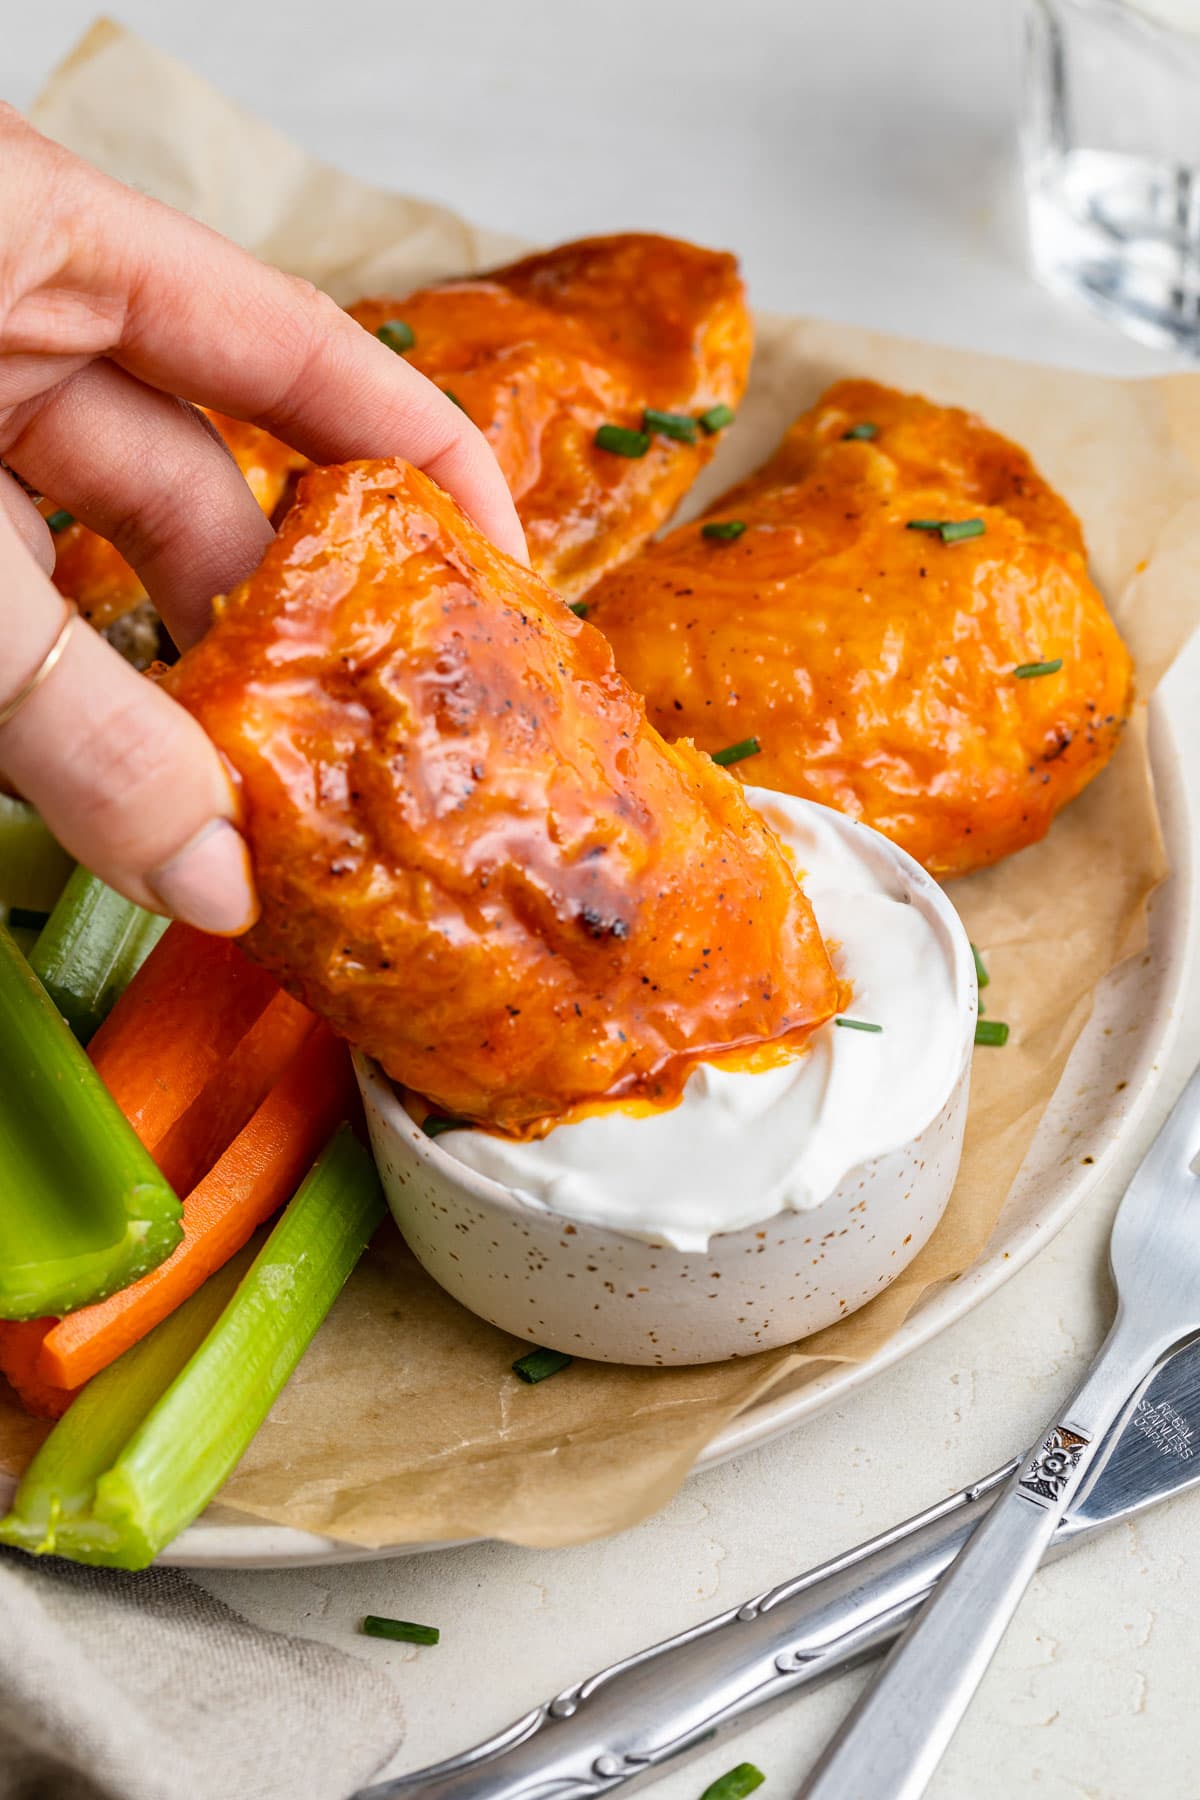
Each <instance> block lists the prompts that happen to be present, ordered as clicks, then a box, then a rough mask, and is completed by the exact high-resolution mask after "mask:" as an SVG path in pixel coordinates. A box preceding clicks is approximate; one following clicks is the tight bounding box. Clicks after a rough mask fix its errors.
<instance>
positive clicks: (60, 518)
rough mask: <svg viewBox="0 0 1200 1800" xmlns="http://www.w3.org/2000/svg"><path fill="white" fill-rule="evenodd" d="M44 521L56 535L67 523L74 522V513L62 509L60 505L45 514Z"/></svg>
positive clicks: (63, 529) (71, 523)
mask: <svg viewBox="0 0 1200 1800" xmlns="http://www.w3.org/2000/svg"><path fill="white" fill-rule="evenodd" d="M46 523H47V525H48V526H49V527H50V529H51V531H52V532H53V533H54V535H55V537H57V536H58V534H59V532H60V531H65V530H66V529H67V526H68V525H73V524H74V523H75V514H74V513H69V512H66V511H64V509H63V508H62V507H61V506H60V507H59V508H58V511H57V512H52V513H47V514H46Z"/></svg>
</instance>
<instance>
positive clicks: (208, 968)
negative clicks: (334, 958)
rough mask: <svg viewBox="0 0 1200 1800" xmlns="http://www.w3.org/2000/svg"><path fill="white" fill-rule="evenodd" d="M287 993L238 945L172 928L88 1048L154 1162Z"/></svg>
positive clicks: (187, 928)
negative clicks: (181, 1122) (248, 1035)
mask: <svg viewBox="0 0 1200 1800" xmlns="http://www.w3.org/2000/svg"><path fill="white" fill-rule="evenodd" d="M278 992H279V987H278V983H277V982H276V981H275V980H274V979H273V978H272V977H271V976H270V975H268V974H266V973H265V971H264V970H262V969H259V968H256V967H255V966H254V964H253V963H250V962H247V960H246V958H245V957H244V956H243V955H242V953H241V951H240V950H239V949H238V947H237V945H236V944H235V943H234V942H233V941H232V940H231V939H229V938H216V937H209V936H208V934H207V933H206V932H203V931H195V930H193V929H192V927H191V926H190V925H180V924H174V925H171V926H169V927H168V929H167V930H166V932H165V933H164V934H163V936H162V937H161V938H160V939H159V941H158V943H157V944H156V945H155V947H154V949H153V950H152V951H151V952H150V955H149V956H148V957H147V958H146V960H145V962H144V963H143V964H142V966H141V968H140V969H139V970H138V972H137V974H136V975H135V976H134V978H133V980H132V981H131V982H130V984H129V986H128V987H127V988H126V989H125V992H124V993H123V994H122V995H121V998H120V999H119V1000H118V1001H117V1004H116V1005H115V1006H114V1007H113V1009H112V1011H111V1012H110V1013H109V1015H108V1018H107V1019H106V1020H105V1021H104V1024H103V1025H102V1026H101V1027H100V1029H99V1031H98V1032H97V1033H96V1034H95V1036H94V1037H93V1038H92V1041H91V1043H90V1044H89V1045H88V1055H89V1056H90V1057H91V1059H92V1062H93V1063H94V1064H95V1066H96V1069H97V1071H98V1072H99V1074H100V1077H101V1079H102V1080H103V1082H104V1085H105V1087H107V1089H108V1091H109V1093H110V1094H111V1095H112V1097H113V1099H114V1100H115V1101H116V1102H117V1105H118V1106H119V1107H120V1108H121V1111H122V1112H123V1113H124V1114H125V1117H126V1118H127V1119H128V1120H129V1123H130V1124H131V1125H132V1126H133V1129H134V1130H135V1131H136V1132H137V1134H138V1136H139V1137H140V1138H141V1140H142V1142H143V1144H145V1146H146V1148H147V1150H149V1152H150V1154H151V1155H152V1156H154V1155H155V1154H156V1152H157V1150H158V1146H159V1144H160V1143H161V1142H162V1140H163V1139H164V1138H165V1137H166V1135H167V1133H168V1132H169V1131H170V1129H171V1127H172V1126H173V1125H174V1124H175V1123H176V1121H177V1120H178V1119H179V1118H181V1117H182V1115H183V1114H184V1113H185V1112H186V1111H187V1109H188V1107H189V1106H191V1104H192V1102H193V1101H194V1100H195V1099H196V1097H197V1096H198V1095H199V1094H200V1093H201V1092H202V1091H203V1089H204V1088H205V1086H206V1085H207V1084H208V1083H209V1082H210V1081H211V1079H212V1077H213V1076H214V1075H215V1074H216V1073H217V1072H218V1070H220V1069H221V1067H222V1066H223V1064H224V1063H225V1062H226V1061H227V1059H228V1058H229V1056H230V1055H231V1054H232V1052H233V1051H234V1050H235V1049H236V1047H237V1045H238V1044H240V1043H241V1041H242V1039H243V1038H244V1037H245V1035H246V1033H247V1032H248V1031H249V1029H250V1027H251V1026H252V1025H253V1024H254V1022H255V1020H256V1019H257V1018H259V1016H260V1015H261V1014H262V1013H263V1012H265V1011H266V1009H267V1006H268V1005H269V1004H270V1002H271V1000H272V999H273V997H274V996H275V995H276V994H277V993H278Z"/></svg>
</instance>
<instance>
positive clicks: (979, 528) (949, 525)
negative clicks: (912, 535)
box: [905, 519, 987, 544]
mask: <svg viewBox="0 0 1200 1800" xmlns="http://www.w3.org/2000/svg"><path fill="white" fill-rule="evenodd" d="M905 523H906V525H907V528H908V530H909V531H936V532H937V534H938V536H939V537H940V538H941V540H942V542H943V544H957V543H959V542H960V541H961V540H962V539H963V538H976V537H982V536H983V534H984V532H985V531H986V530H987V526H986V525H985V524H984V522H983V520H982V519H908V520H906V521H905Z"/></svg>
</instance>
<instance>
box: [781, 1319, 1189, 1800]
mask: <svg viewBox="0 0 1200 1800" xmlns="http://www.w3.org/2000/svg"><path fill="white" fill-rule="evenodd" d="M1120 1326H1121V1321H1118V1325H1117V1326H1116V1327H1114V1330H1113V1332H1112V1333H1111V1334H1110V1337H1109V1339H1108V1342H1107V1343H1106V1345H1105V1346H1104V1348H1103V1350H1102V1351H1101V1353H1100V1356H1099V1357H1098V1358H1097V1360H1096V1363H1095V1364H1094V1365H1093V1368H1092V1370H1091V1372H1090V1374H1089V1375H1088V1376H1087V1377H1086V1379H1085V1381H1084V1383H1083V1385H1082V1387H1081V1388H1080V1389H1079V1391H1078V1392H1077V1394H1076V1395H1075V1398H1074V1400H1073V1401H1072V1402H1071V1403H1070V1405H1069V1406H1068V1407H1067V1409H1066V1411H1065V1412H1064V1413H1063V1414H1062V1415H1060V1416H1061V1417H1062V1419H1063V1420H1064V1423H1062V1424H1058V1425H1054V1426H1052V1427H1051V1428H1050V1430H1049V1431H1047V1432H1046V1433H1045V1435H1044V1436H1043V1437H1042V1438H1041V1439H1040V1440H1039V1442H1038V1444H1037V1445H1036V1446H1035V1448H1034V1449H1033V1450H1031V1451H1030V1453H1029V1455H1028V1456H1027V1457H1026V1458H1025V1461H1024V1462H1023V1463H1022V1465H1021V1467H1020V1468H1019V1469H1018V1470H1017V1472H1016V1474H1015V1475H1014V1476H1013V1477H1012V1480H1011V1481H1010V1483H1009V1484H1008V1486H1007V1487H1006V1488H1005V1489H1004V1491H1003V1492H1002V1493H1001V1495H1000V1496H999V1498H998V1499H997V1501H996V1503H995V1505H994V1506H993V1507H992V1509H991V1511H990V1512H989V1513H988V1515H987V1517H986V1518H985V1519H984V1521H983V1523H982V1524H981V1525H980V1526H979V1528H978V1529H977V1530H976V1531H975V1532H973V1533H972V1535H971V1537H970V1539H969V1540H968V1542H967V1545H966V1548H965V1549H964V1550H963V1552H962V1554H961V1555H960V1556H959V1557H958V1560H957V1561H956V1562H955V1564H954V1565H953V1567H952V1568H951V1569H950V1570H949V1572H948V1573H947V1574H946V1575H945V1576H944V1577H943V1578H942V1581H941V1582H940V1583H939V1585H938V1587H937V1588H936V1589H935V1591H934V1593H933V1594H932V1596H931V1597H930V1599H929V1600H928V1601H926V1603H925V1605H924V1606H923V1607H922V1608H921V1610H920V1612H919V1613H918V1614H917V1616H916V1618H915V1620H914V1621H913V1623H912V1625H910V1626H909V1628H908V1630H907V1631H906V1632H905V1633H904V1635H903V1637H902V1638H901V1639H900V1640H899V1642H898V1643H897V1644H896V1647H895V1648H894V1650H893V1651H892V1652H891V1654H890V1655H889V1656H888V1658H887V1660H886V1662H885V1663H884V1664H883V1667H882V1669H881V1671H880V1673H879V1675H878V1676H877V1678H876V1679H875V1680H874V1681H873V1682H872V1683H871V1684H870V1686H869V1687H868V1688H867V1689H866V1691H865V1692H864V1693H863V1695H862V1696H861V1698H860V1699H859V1701H858V1704H857V1705H856V1706H855V1707H853V1708H852V1709H851V1711H850V1713H849V1714H848V1716H847V1718H846V1719H845V1720H844V1721H843V1724H842V1726H841V1728H840V1730H839V1731H838V1732H836V1733H835V1735H834V1737H833V1739H832V1740H831V1742H830V1744H829V1745H828V1747H827V1748H826V1750H825V1753H824V1755H823V1756H822V1757H821V1759H820V1760H819V1762H818V1763H817V1766H816V1768H815V1769H814V1771H813V1773H812V1775H811V1776H810V1777H809V1780H808V1782H807V1784H806V1785H805V1787H804V1788H803V1789H802V1792H801V1800H919V1796H920V1795H922V1794H923V1793H924V1792H925V1789H926V1787H927V1785H928V1783H929V1780H930V1777H931V1776H932V1775H933V1772H934V1770H935V1769H936V1768H937V1766H938V1763H939V1762H940V1761H941V1759H942V1756H943V1755H944V1753H945V1750H946V1747H947V1745H948V1744H949V1742H950V1740H951V1738H952V1737H953V1735H954V1733H955V1731H956V1730H957V1728H958V1725H959V1723H960V1722H961V1720H962V1717H963V1714H964V1713H965V1712H966V1710H967V1707H968V1706H969V1705H970V1702H971V1699H972V1697H973V1695H974V1693H975V1690H976V1688H977V1687H978V1686H979V1683H980V1681H981V1680H982V1679H983V1676H984V1674H985V1672H986V1670H987V1667H988V1664H989V1663H990V1662H991V1660H992V1657H993V1656H994V1655H995V1653H996V1650H997V1647H998V1646H999V1643H1000V1640H1001V1638H1002V1637H1003V1636H1004V1633H1005V1631H1006V1629H1007V1627H1008V1624H1009V1621H1010V1620H1011V1618H1012V1616H1013V1614H1014V1613H1015V1611H1016V1610H1017V1607H1018V1605H1019V1604H1020V1601H1021V1597H1022V1595H1023V1594H1024V1592H1025V1589H1026V1588H1027V1587H1028V1585H1029V1583H1030V1581H1031V1580H1032V1578H1033V1575H1034V1573H1035V1571H1036V1570H1037V1567H1038V1564H1039V1563H1040V1562H1041V1560H1042V1557H1043V1556H1044V1555H1045V1553H1046V1550H1047V1548H1048V1546H1049V1544H1050V1540H1051V1538H1052V1537H1053V1536H1054V1533H1055V1531H1056V1529H1057V1527H1058V1525H1059V1522H1060V1520H1061V1519H1062V1517H1063V1514H1064V1513H1065V1512H1066V1510H1067V1508H1068V1506H1070V1505H1071V1503H1072V1501H1073V1500H1074V1499H1075V1497H1076V1495H1077V1494H1078V1493H1079V1490H1080V1488H1081V1487H1082V1486H1083V1483H1084V1481H1085V1479H1086V1477H1087V1476H1088V1475H1089V1474H1090V1473H1091V1471H1092V1468H1093V1466H1094V1465H1095V1464H1097V1463H1098V1460H1099V1452H1100V1449H1101V1445H1102V1444H1103V1443H1105V1441H1106V1440H1107V1442H1109V1443H1111V1442H1114V1441H1115V1434H1114V1435H1113V1437H1111V1438H1109V1437H1108V1436H1107V1434H1108V1428H1109V1427H1110V1426H1111V1425H1113V1424H1115V1423H1116V1422H1117V1420H1118V1419H1120V1418H1121V1416H1122V1415H1123V1414H1124V1413H1125V1412H1127V1411H1128V1409H1129V1408H1130V1407H1131V1406H1132V1405H1133V1403H1134V1401H1135V1400H1136V1398H1137V1395H1138V1394H1139V1393H1140V1392H1141V1390H1142V1388H1143V1387H1144V1385H1145V1382H1146V1381H1147V1380H1148V1379H1149V1376H1150V1374H1151V1373H1152V1371H1153V1368H1154V1365H1155V1363H1156V1362H1157V1361H1158V1360H1159V1357H1160V1356H1161V1355H1162V1354H1163V1349H1164V1347H1163V1346H1155V1347H1154V1348H1153V1350H1151V1349H1150V1348H1149V1347H1148V1346H1146V1345H1145V1344H1140V1345H1138V1346H1137V1347H1136V1349H1134V1350H1133V1353H1132V1354H1129V1353H1128V1351H1129V1347H1128V1346H1127V1344H1126V1342H1125V1341H1124V1339H1123V1334H1122V1333H1121V1329H1120ZM1066 1421H1069V1423H1068V1422H1066Z"/></svg>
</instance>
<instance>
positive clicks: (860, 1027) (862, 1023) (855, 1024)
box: [833, 1014, 883, 1031]
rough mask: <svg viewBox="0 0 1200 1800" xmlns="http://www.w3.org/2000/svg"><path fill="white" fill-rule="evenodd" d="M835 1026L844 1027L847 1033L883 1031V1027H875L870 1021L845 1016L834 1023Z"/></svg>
mask: <svg viewBox="0 0 1200 1800" xmlns="http://www.w3.org/2000/svg"><path fill="white" fill-rule="evenodd" d="M833 1022H834V1024H835V1025H844V1026H845V1028H846V1030H847V1031H882V1030H883V1026H882V1025H873V1024H872V1023H871V1021H870V1019H848V1018H846V1017H845V1015H844V1014H839V1016H838V1017H837V1018H836V1019H835V1020H834V1021H833Z"/></svg>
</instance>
